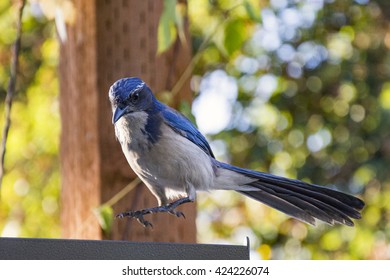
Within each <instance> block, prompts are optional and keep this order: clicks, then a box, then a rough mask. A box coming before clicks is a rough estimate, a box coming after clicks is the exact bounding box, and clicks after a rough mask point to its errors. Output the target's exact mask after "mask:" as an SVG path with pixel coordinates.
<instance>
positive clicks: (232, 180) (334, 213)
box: [109, 77, 364, 227]
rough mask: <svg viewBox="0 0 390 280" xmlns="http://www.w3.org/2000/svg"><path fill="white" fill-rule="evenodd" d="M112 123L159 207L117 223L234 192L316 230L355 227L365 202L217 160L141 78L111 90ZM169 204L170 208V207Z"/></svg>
mask: <svg viewBox="0 0 390 280" xmlns="http://www.w3.org/2000/svg"><path fill="white" fill-rule="evenodd" d="M109 99H110V102H111V106H112V111H113V117H112V123H113V124H114V126H115V134H116V137H117V138H118V140H119V142H120V144H121V146H122V151H123V153H124V155H125V157H126V159H127V161H128V163H129V164H130V166H131V168H132V169H133V170H134V172H135V173H136V174H137V175H138V176H139V177H140V178H141V180H142V181H143V182H144V183H145V185H146V186H147V187H148V188H149V190H150V191H151V192H152V193H153V194H154V196H155V197H156V198H157V201H158V205H159V206H158V207H154V208H147V209H142V210H138V211H128V212H123V213H120V214H118V215H117V217H119V218H123V217H130V218H135V219H137V220H138V221H139V222H140V223H141V224H143V225H144V226H145V227H147V226H152V224H151V223H150V222H148V221H146V220H145V219H144V215H147V214H152V213H157V212H168V213H170V214H173V215H176V216H177V217H184V214H183V213H182V212H180V211H176V210H175V209H176V207H177V206H179V205H181V204H183V203H187V202H193V201H195V198H196V192H197V191H209V190H234V191H237V192H239V193H241V194H243V195H246V196H248V197H250V198H253V199H255V200H257V201H260V202H262V203H264V204H266V205H269V206H271V207H273V208H275V209H277V210H279V211H281V212H284V213H285V214H288V215H290V216H292V217H294V218H296V219H298V220H301V221H303V222H306V223H309V224H312V225H314V224H315V221H316V219H318V220H322V221H324V222H326V223H328V224H331V225H333V224H336V223H338V224H344V225H347V226H353V225H354V224H353V222H352V220H351V218H353V219H360V218H361V215H360V213H359V210H361V209H362V208H363V207H364V202H363V201H362V200H360V199H358V198H356V197H353V196H351V195H349V194H345V193H342V192H339V191H336V190H332V189H329V188H325V187H321V186H317V185H314V184H309V183H305V182H302V181H299V180H293V179H287V178H283V177H280V176H275V175H271V174H267V173H263V172H258V171H253V170H249V169H244V168H240V167H237V166H233V165H230V164H227V163H224V162H220V161H218V160H216V159H215V157H214V155H213V152H212V150H211V148H210V145H209V143H208V142H207V140H206V138H205V137H204V136H203V135H202V134H201V133H200V132H199V131H198V130H197V128H196V127H195V126H194V125H193V124H192V123H191V122H190V121H189V120H188V119H187V118H186V117H185V116H184V115H182V114H181V113H179V112H177V111H176V110H174V109H172V108H170V107H168V106H167V105H165V104H163V103H161V102H159V101H158V100H157V99H156V98H155V97H154V95H153V93H152V91H151V89H150V88H149V87H148V86H147V85H146V84H145V82H143V81H142V80H141V79H139V78H135V77H133V78H123V79H120V80H118V81H116V82H115V83H114V84H113V85H112V86H111V88H110V91H109ZM170 200H173V202H170V203H169V201H170Z"/></svg>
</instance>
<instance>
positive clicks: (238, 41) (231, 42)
mask: <svg viewBox="0 0 390 280" xmlns="http://www.w3.org/2000/svg"><path fill="white" fill-rule="evenodd" d="M246 37H247V32H246V28H245V24H244V22H243V21H242V20H239V19H237V20H233V21H230V22H229V23H228V24H227V25H226V28H225V40H224V46H225V49H226V51H227V52H228V54H229V55H232V54H233V53H234V52H235V51H237V50H238V49H240V48H241V46H242V44H243V43H244V41H245V38H246Z"/></svg>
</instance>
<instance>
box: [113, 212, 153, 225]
mask: <svg viewBox="0 0 390 280" xmlns="http://www.w3.org/2000/svg"><path fill="white" fill-rule="evenodd" d="M145 214H149V212H144V211H127V212H122V213H119V214H117V215H116V216H115V218H118V219H122V218H125V217H129V218H135V219H137V221H138V222H139V223H140V224H141V225H143V226H144V227H146V228H147V227H151V228H153V224H152V223H151V222H149V221H147V220H145V219H144V215H145Z"/></svg>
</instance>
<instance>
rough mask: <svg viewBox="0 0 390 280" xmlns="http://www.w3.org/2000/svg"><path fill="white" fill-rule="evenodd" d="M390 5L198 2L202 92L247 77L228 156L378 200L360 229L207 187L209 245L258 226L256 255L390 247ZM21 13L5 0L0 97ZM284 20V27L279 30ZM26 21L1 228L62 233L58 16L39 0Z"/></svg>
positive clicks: (345, 255)
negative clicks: (220, 79)
mask: <svg viewBox="0 0 390 280" xmlns="http://www.w3.org/2000/svg"><path fill="white" fill-rule="evenodd" d="M166 2H167V3H174V2H176V1H168V0H167V1H166ZM315 3H318V5H320V6H315ZM386 3H387V2H386V0H377V1H373V0H371V1H368V0H356V1H353V0H345V1H344V0H343V1H341V0H333V1H309V0H307V1H306V0H301V1H298V0H296V1H289V0H272V1H265V0H260V1H258V0H245V1H234V0H219V1H218V0H188V4H189V7H188V11H189V17H190V32H191V36H192V46H193V49H194V53H198V56H197V60H196V63H195V69H194V76H193V78H192V82H191V84H192V87H193V90H194V92H196V93H199V96H201V95H202V94H203V93H202V83H205V81H207V80H210V79H211V77H212V75H213V74H215V73H218V75H219V76H221V75H222V76H223V75H225V76H227V77H229V79H230V80H229V81H231V82H232V83H233V84H234V85H235V86H236V87H237V96H235V97H234V98H233V99H234V102H232V104H231V108H230V116H229V120H230V121H229V122H228V124H227V125H226V127H224V129H223V130H220V131H219V132H218V133H217V132H215V133H209V135H208V138H209V139H210V140H211V143H212V146H213V149H215V154H216V155H217V157H218V158H219V159H222V160H226V161H231V162H232V163H233V164H236V165H238V166H242V167H248V168H251V169H257V170H262V171H270V172H272V173H275V174H280V175H284V176H288V177H293V178H299V179H303V180H306V181H312V182H315V183H317V184H322V185H328V186H337V188H339V189H341V190H344V191H347V192H350V193H354V194H359V195H361V197H362V198H363V199H364V200H365V202H366V203H367V206H366V208H365V209H364V211H363V219H362V220H359V221H357V222H356V226H355V227H354V228H348V227H345V226H344V227H342V226H334V227H330V226H327V225H323V224H320V225H318V226H317V227H311V226H308V225H305V224H303V223H301V222H298V221H295V220H293V219H290V218H289V217H287V216H286V215H284V214H281V213H279V212H277V211H275V210H273V209H270V208H269V207H266V206H263V205H261V204H259V203H257V202H255V201H252V200H250V199H245V198H243V197H242V196H239V195H238V194H235V193H232V192H226V191H225V192H224V191H218V192H213V193H208V194H205V195H203V194H200V195H199V202H198V205H199V212H198V218H197V222H198V239H199V242H228V243H242V242H243V241H244V240H245V236H249V237H250V238H251V246H252V251H253V256H254V257H256V256H258V257H260V258H264V259H269V258H276V259H285V258H293V259H297V258H302V259H384V258H390V242H389V240H390V223H389V220H390V180H389V176H388V172H387V166H388V163H389V161H390V132H389V129H388V127H389V122H390V118H389V116H390V82H389V80H390V79H389V78H390V67H389V65H390V55H389V49H390V30H389V28H388V26H389V21H390V8H389V6H388V5H387V4H386ZM177 5H181V4H180V3H179V4H177ZM310 5H312V6H310ZM313 5H314V6H313ZM169 7H171V6H169ZM171 8H172V7H171ZM182 8H183V7H179V8H177V7H176V11H175V13H176V16H177V18H176V22H175V23H173V22H169V21H167V25H166V26H165V27H164V28H165V31H166V32H167V33H163V30H162V31H161V32H162V33H161V34H160V36H162V39H161V40H163V39H164V40H165V45H162V46H161V48H162V49H160V51H163V50H164V49H166V48H167V47H169V45H170V44H171V41H172V40H171V36H172V34H178V35H179V36H180V33H181V31H180V30H178V31H176V30H173V29H172V28H175V27H172V25H175V26H176V28H179V29H180V22H181V20H182V19H181V17H180V16H178V13H179V14H180V13H181V12H182ZM313 9H314V12H313ZM170 12H171V13H173V10H171V11H170ZM14 14H15V11H14V9H13V8H12V7H11V6H10V4H8V3H7V2H6V1H3V2H1V4H0V27H1V30H2V32H1V34H0V61H1V63H0V96H1V97H2V99H1V100H4V96H5V89H6V86H7V82H8V75H9V74H8V73H9V61H10V56H11V53H10V50H11V44H12V43H13V40H14V36H15V33H14V22H15V17H14ZM294 15H295V16H294ZM297 15H298V19H299V21H297V17H296V16H297ZM178 19H179V20H178ZM171 20H172V19H171ZM281 22H283V23H284V29H282V28H280V26H281ZM161 28H163V27H161ZM272 28H274V29H275V28H279V30H278V31H277V34H275V33H273V32H275V30H274V29H272ZM23 31H24V34H23V40H22V46H23V50H22V56H21V70H20V75H19V80H18V85H17V86H18V96H17V98H16V100H15V102H14V107H13V113H12V126H11V131H10V139H9V143H8V150H7V155H6V171H7V175H6V177H5V181H4V185H3V189H2V198H1V203H0V235H2V236H29V237H58V236H59V231H60V228H59V203H58V202H59V192H60V191H59V185H60V183H59V163H58V145H59V143H58V142H59V141H58V139H59V130H60V127H59V113H58V100H57V95H58V78H57V72H56V67H57V64H58V42H57V40H56V36H55V27H54V24H53V22H51V21H48V20H47V19H45V18H44V17H43V16H41V15H40V13H39V12H37V10H36V7H35V8H34V6H33V7H32V6H31V4H30V5H29V6H28V7H27V9H26V13H25V17H24V25H23ZM164 34H166V35H164ZM167 34H168V35H167ZM164 36H165V38H164ZM204 42H206V43H207V44H206V45H205V44H204ZM199 48H201V49H199ZM217 69H218V70H219V72H216V70H217ZM221 73H222V74H221ZM218 75H217V76H218ZM219 94H220V95H223V94H224V92H223V91H221V92H219ZM229 98H231V97H229ZM1 111H3V103H1ZM0 122H1V124H2V122H3V119H0ZM106 213H109V209H108V211H106ZM106 224H107V223H106Z"/></svg>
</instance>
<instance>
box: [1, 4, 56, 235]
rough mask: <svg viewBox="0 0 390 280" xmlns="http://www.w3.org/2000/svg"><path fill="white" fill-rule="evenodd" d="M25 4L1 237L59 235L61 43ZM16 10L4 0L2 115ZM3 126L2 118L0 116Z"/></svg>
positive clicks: (2, 14)
mask: <svg viewBox="0 0 390 280" xmlns="http://www.w3.org/2000/svg"><path fill="white" fill-rule="evenodd" d="M33 12H34V10H33V9H32V8H31V6H30V5H28V6H27V8H26V9H25V13H24V18H23V35H22V49H21V56H20V69H19V75H18V79H17V96H16V98H15V100H14V103H13V107H12V115H11V118H12V123H11V129H10V134H9V139H8V143H7V153H6V157H5V168H6V170H5V171H6V175H5V177H4V182H3V187H2V190H1V192H2V193H1V201H0V236H23V237H59V232H60V228H59V204H58V203H59V193H60V190H59V185H60V183H59V162H58V150H59V131H60V126H59V109H58V98H57V97H58V77H57V65H58V42H57V39H56V36H55V28H54V26H53V24H51V23H49V22H48V21H47V20H46V19H45V18H44V17H42V16H41V15H39V14H34V13H33ZM15 22H16V9H15V7H13V6H12V5H10V3H9V1H2V2H1V4H0V26H1V30H2V32H1V34H0V61H1V63H0V96H1V100H2V102H1V115H2V116H3V115H4V114H3V112H4V98H5V93H6V89H7V84H8V80H9V65H10V58H11V49H12V44H13V41H14V39H15V36H16V32H15ZM0 124H1V126H2V127H3V124H4V117H2V118H0Z"/></svg>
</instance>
